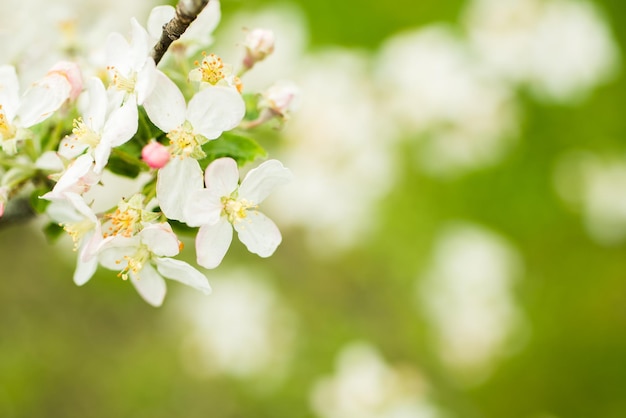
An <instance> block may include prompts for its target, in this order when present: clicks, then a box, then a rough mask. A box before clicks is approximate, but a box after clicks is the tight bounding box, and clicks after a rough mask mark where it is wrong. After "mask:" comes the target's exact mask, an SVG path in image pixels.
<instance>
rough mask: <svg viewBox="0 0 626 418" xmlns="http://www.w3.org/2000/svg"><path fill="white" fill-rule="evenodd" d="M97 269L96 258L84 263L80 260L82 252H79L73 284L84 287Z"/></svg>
mask: <svg viewBox="0 0 626 418" xmlns="http://www.w3.org/2000/svg"><path fill="white" fill-rule="evenodd" d="M97 269H98V258H97V257H92V258H91V259H89V260H88V261H84V260H83V259H82V251H80V252H79V253H78V259H77V260H76V270H74V277H73V278H74V283H76V284H77V285H78V286H82V285H84V284H85V283H87V282H88V281H89V279H91V277H92V276H93V275H94V273H95V272H96V270H97Z"/></svg>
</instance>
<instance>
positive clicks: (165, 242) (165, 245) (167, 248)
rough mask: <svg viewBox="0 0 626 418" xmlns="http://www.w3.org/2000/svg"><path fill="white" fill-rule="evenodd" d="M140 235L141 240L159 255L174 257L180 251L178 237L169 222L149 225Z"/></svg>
mask: <svg viewBox="0 0 626 418" xmlns="http://www.w3.org/2000/svg"><path fill="white" fill-rule="evenodd" d="M139 235H140V236H141V242H142V243H144V244H146V245H147V246H148V248H150V251H152V252H153V253H154V254H156V255H158V256H165V257H173V256H175V255H176V254H178V253H179V252H180V248H179V247H178V245H179V241H178V238H177V237H176V234H175V233H174V231H172V227H171V226H170V224H168V223H167V222H163V223H159V224H151V225H148V226H146V227H145V228H144V229H142V230H141V232H140V233H139Z"/></svg>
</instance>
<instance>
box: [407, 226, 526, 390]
mask: <svg viewBox="0 0 626 418" xmlns="http://www.w3.org/2000/svg"><path fill="white" fill-rule="evenodd" d="M522 275H523V261H522V259H521V256H520V254H519V253H518V252H517V250H516V249H515V247H514V246H513V245H512V244H511V243H510V242H509V241H508V240H507V239H506V238H505V237H503V236H501V235H499V234H497V233H496V232H493V231H490V230H488V229H486V228H484V227H481V226H479V225H475V224H471V223H454V224H451V225H448V227H447V228H445V229H443V230H442V231H441V232H440V235H439V236H438V237H437V239H436V241H435V243H434V248H433V253H432V256H431V261H430V262H429V265H428V267H427V268H426V270H425V271H423V272H422V273H420V276H419V280H418V282H417V298H416V304H417V307H418V309H419V310H420V311H421V312H422V313H423V314H424V315H425V317H426V319H427V322H428V323H429V324H430V326H429V329H431V330H432V332H433V334H434V335H433V337H434V341H436V345H437V349H436V350H435V351H436V352H437V353H439V354H440V357H441V361H442V363H443V364H444V365H445V366H446V367H447V368H448V369H449V370H450V371H451V374H452V375H454V376H456V377H458V379H459V382H461V383H467V384H475V383H478V382H480V381H482V380H483V379H485V378H486V377H488V376H489V374H490V372H491V371H492V369H493V368H494V367H495V366H496V365H497V363H498V361H499V360H500V359H502V358H504V357H505V356H506V354H507V353H511V352H512V350H514V349H515V348H517V346H518V344H520V343H521V342H522V339H523V338H524V336H525V335H526V331H527V330H526V329H525V327H526V322H525V318H524V313H523V312H522V310H521V308H520V307H519V305H518V303H517V298H516V297H515V285H516V283H517V281H518V280H519V279H520V278H521V277H522Z"/></svg>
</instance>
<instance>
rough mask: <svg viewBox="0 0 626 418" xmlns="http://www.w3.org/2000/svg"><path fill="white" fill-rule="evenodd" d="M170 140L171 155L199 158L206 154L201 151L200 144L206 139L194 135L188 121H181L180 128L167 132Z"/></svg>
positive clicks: (181, 157)
mask: <svg viewBox="0 0 626 418" xmlns="http://www.w3.org/2000/svg"><path fill="white" fill-rule="evenodd" d="M167 137H168V138H169V140H170V154H171V155H172V156H173V157H179V158H180V159H181V160H182V159H183V158H187V157H192V158H195V159H201V158H204V157H205V156H206V154H205V153H204V151H202V144H204V143H205V142H207V141H206V139H205V138H204V137H203V136H202V135H196V134H195V133H194V132H193V128H192V126H191V124H190V123H189V122H185V123H183V125H182V126H181V127H180V128H177V129H174V130H172V131H170V132H169V133H168V134H167Z"/></svg>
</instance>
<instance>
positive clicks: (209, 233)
mask: <svg viewBox="0 0 626 418" xmlns="http://www.w3.org/2000/svg"><path fill="white" fill-rule="evenodd" d="M232 240H233V228H232V226H231V225H230V223H228V221H227V220H226V218H224V217H222V218H221V219H220V221H219V222H218V223H216V224H213V225H203V226H201V227H200V230H199V231H198V235H197V236H196V261H197V262H198V264H200V265H201V266H202V267H206V268H208V269H212V268H215V267H217V266H219V264H220V263H221V262H222V259H224V256H225V255H226V251H228V247H230V243H231V242H232Z"/></svg>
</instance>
